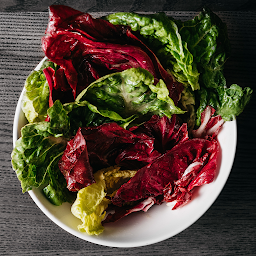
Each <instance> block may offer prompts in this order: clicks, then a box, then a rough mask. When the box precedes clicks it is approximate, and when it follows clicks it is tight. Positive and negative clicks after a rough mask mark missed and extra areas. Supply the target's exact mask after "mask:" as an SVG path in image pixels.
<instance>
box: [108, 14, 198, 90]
mask: <svg viewBox="0 0 256 256" xmlns="http://www.w3.org/2000/svg"><path fill="white" fill-rule="evenodd" d="M106 19H107V20H108V21H109V22H111V23H112V24H115V25H117V24H121V25H129V26H130V27H131V29H132V30H133V31H138V32H139V33H140V35H141V36H142V37H143V39H144V41H145V43H146V44H147V45H148V46H149V47H150V48H151V49H152V50H153V51H154V53H155V54H156V56H157V57H158V58H159V60H160V61H161V63H162V64H163V66H164V67H165V68H166V69H169V70H170V72H171V73H172V74H173V75H174V77H175V78H176V79H177V81H179V82H181V83H183V84H188V85H190V86H191V88H192V89H193V90H197V89H199V82H198V79H199V73H198V71H197V67H196V63H195V62H194V57H193V55H192V54H191V52H190V51H189V49H188V45H187V42H186V41H185V40H183V38H182V37H181V35H180V33H179V29H178V26H177V25H176V23H175V22H174V20H172V19H170V18H168V17H167V16H166V15H165V14H164V13H158V14H153V15H139V14H136V13H129V12H118V13H113V14H110V15H108V16H107V17H106Z"/></svg>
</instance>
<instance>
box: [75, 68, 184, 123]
mask: <svg viewBox="0 0 256 256" xmlns="http://www.w3.org/2000/svg"><path fill="white" fill-rule="evenodd" d="M168 95H169V91H168V89H167V87H166V85H165V83H164V82H163V81H162V80H160V81H159V82H158V84H156V85H154V77H153V75H152V74H150V73H149V72H148V71H147V70H145V69H142V68H131V69H127V70H125V71H122V72H118V73H114V74H109V75H106V76H104V77H101V78H100V79H98V80H96V81H95V82H93V83H92V84H91V85H90V86H89V87H87V88H86V89H85V90H84V91H82V92H81V93H80V94H79V95H78V97H77V99H76V102H78V103H82V102H84V101H86V102H89V103H90V105H88V106H89V107H90V109H91V110H92V111H93V112H97V113H100V114H101V115H102V116H104V117H108V118H110V119H112V120H114V121H119V122H123V123H124V126H126V125H127V124H129V123H130V122H131V121H133V120H134V119H135V118H138V117H140V116H147V115H149V114H150V115H153V114H157V115H160V116H161V115H166V116H167V117H169V118H170V117H171V116H172V114H182V113H184V111H182V110H181V109H180V108H178V107H176V106H175V105H174V103H173V100H172V99H171V98H170V97H169V96H168ZM96 106H97V107H96Z"/></svg>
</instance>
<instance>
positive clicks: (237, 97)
mask: <svg viewBox="0 0 256 256" xmlns="http://www.w3.org/2000/svg"><path fill="white" fill-rule="evenodd" d="M216 92H217V93H216ZM251 95H252V89H250V88H249V87H245V88H244V89H242V88H241V87H240V86H238V85H236V84H233V85H231V86H230V87H229V88H226V87H219V88H218V89H217V90H215V89H210V88H202V89H201V90H200V91H199V92H198V98H199V99H200V102H199V106H198V108H197V112H196V115H197V119H196V125H197V126H199V125H200V120H201V113H202V112H203V111H204V109H205V107H206V106H207V105H210V106H212V107H213V108H214V109H216V114H219V115H221V117H222V118H223V120H225V121H231V120H234V119H235V118H236V116H238V115H240V114H241V113H242V111H243V110H244V108H245V106H246V105H247V104H248V102H249V101H250V99H251Z"/></svg>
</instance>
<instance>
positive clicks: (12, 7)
mask: <svg viewBox="0 0 256 256" xmlns="http://www.w3.org/2000/svg"><path fill="white" fill-rule="evenodd" d="M51 4H64V5H68V6H70V7H73V8H75V9H78V10H81V11H84V12H100V11H103V10H104V11H106V12H117V11H151V12H152V11H158V12H159V11H200V10H201V9H202V8H203V7H206V6H207V7H209V8H210V9H211V10H213V11H252V10H256V2H255V1H254V0H226V1H223V0H215V1H212V0H193V1H191V0H182V1H180V0H158V1H156V0H76V1H73V0H57V1H54V0H1V1H0V11H2V12H45V11H47V9H48V6H49V5H51Z"/></svg>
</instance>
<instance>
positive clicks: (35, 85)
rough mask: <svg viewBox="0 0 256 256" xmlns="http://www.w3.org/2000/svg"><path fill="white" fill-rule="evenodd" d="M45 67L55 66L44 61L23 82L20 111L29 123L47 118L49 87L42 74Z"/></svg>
mask: <svg viewBox="0 0 256 256" xmlns="http://www.w3.org/2000/svg"><path fill="white" fill-rule="evenodd" d="M46 67H53V68H55V64H54V63H53V62H50V61H48V60H45V61H44V63H43V64H42V66H41V68H40V70H38V71H36V70H34V71H32V72H31V73H30V75H29V76H28V77H27V79H26V82H25V93H24V96H23V99H22V111H23V112H24V114H25V117H26V118H27V120H28V122H29V123H33V122H40V121H43V120H45V118H46V117H47V109H48V108H49V86H48V83H47V81H46V78H45V75H44V73H43V69H44V68H46Z"/></svg>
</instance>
